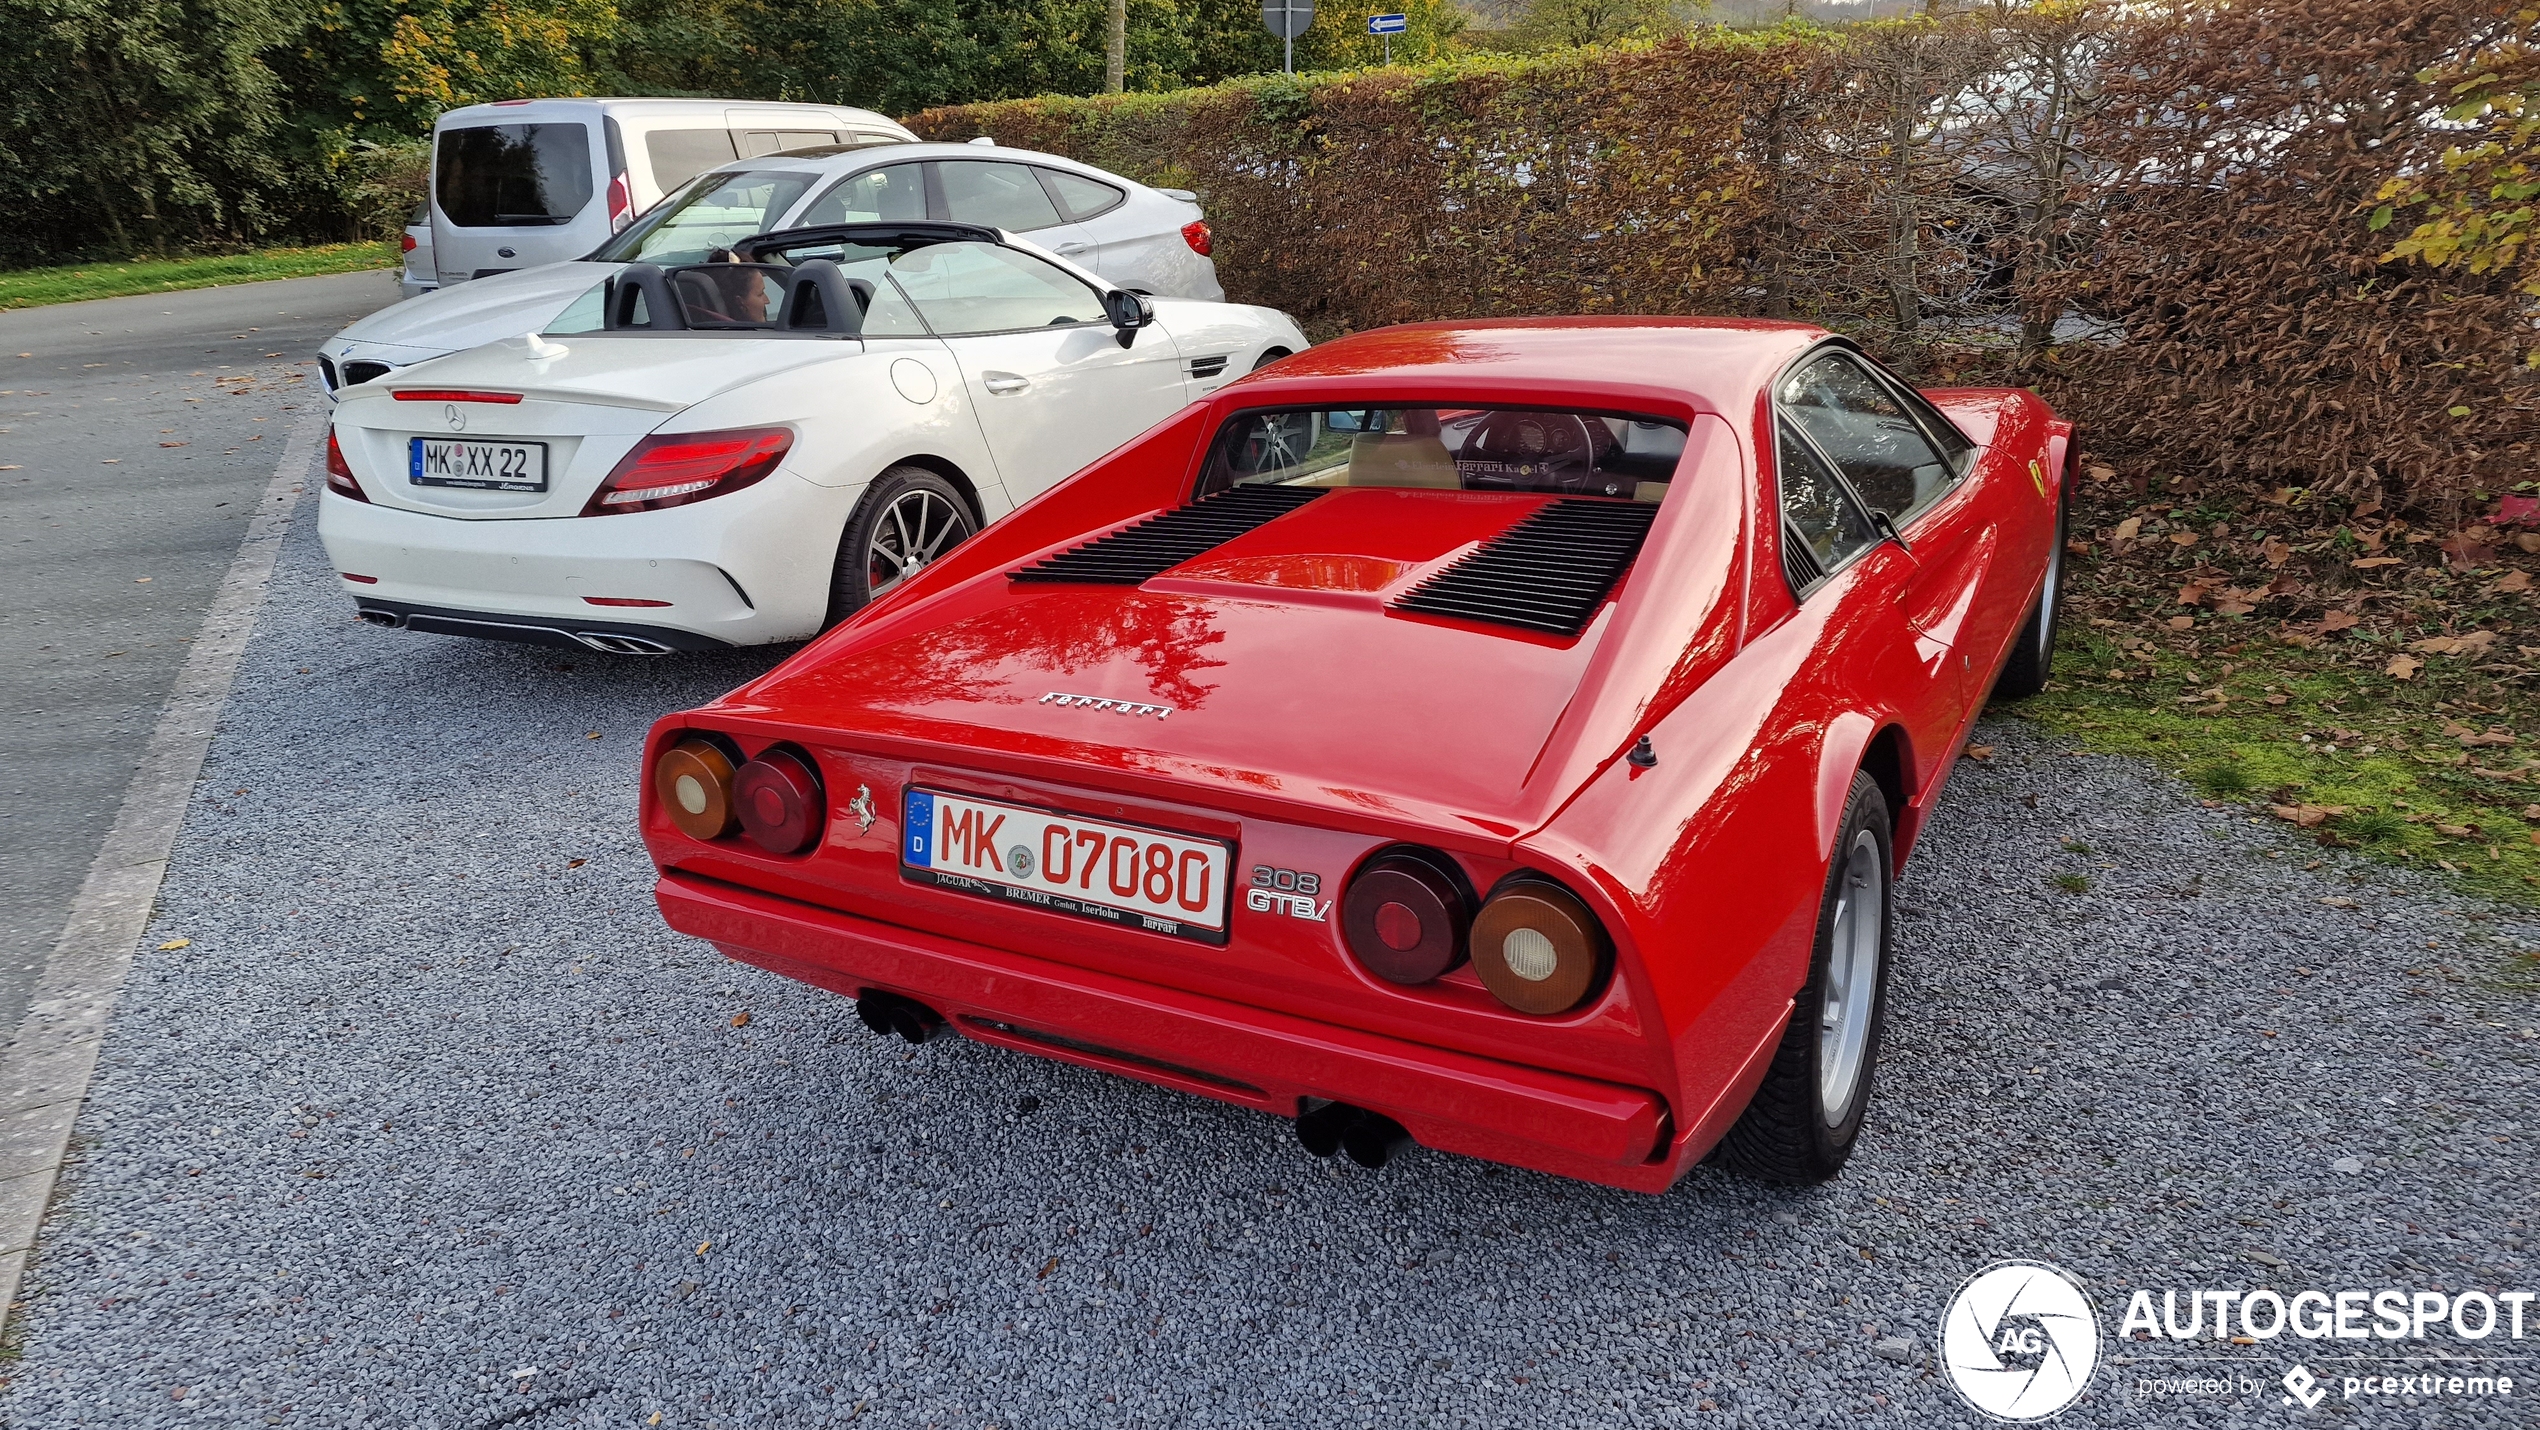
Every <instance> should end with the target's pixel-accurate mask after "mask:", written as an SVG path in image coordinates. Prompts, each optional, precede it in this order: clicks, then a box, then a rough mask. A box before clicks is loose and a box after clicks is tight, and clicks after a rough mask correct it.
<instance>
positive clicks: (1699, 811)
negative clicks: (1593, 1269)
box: [643, 318, 2071, 1191]
mask: <svg viewBox="0 0 2540 1430" xmlns="http://www.w3.org/2000/svg"><path fill="white" fill-rule="evenodd" d="M2070 431H2071V429H2070V427H2069V425H2068V424H2066V423H2063V422H2061V421H2058V420H2057V419H2056V418H2055V416H2054V414H2053V413H2052V412H2051V411H2049V410H2048V408H2047V407H2046V405H2045V404H2044V403H2043V402H2041V401H2039V400H2038V399H2037V398H2036V397H2035V396H2033V395H2031V394H2029V393H2027V392H2023V391H2011V390H1957V391H1941V392H1928V393H1925V392H1917V391H1915V390H1914V389H1912V388H1910V387H1908V386H1906V385H1905V384H1904V383H1902V382H1899V381H1898V380H1897V379H1896V378H1895V377H1893V376H1892V375H1890V374H1889V373H1887V372H1886V371H1885V370H1883V369H1882V368H1880V367H1879V365H1878V364H1876V363H1874V362H1872V361H1870V360H1869V359H1868V358H1867V357H1865V356H1864V355H1863V354H1862V353H1861V352H1860V350H1859V349H1857V348H1855V347H1853V346H1852V345H1850V344H1849V343H1846V342H1845V341H1843V340H1842V339H1839V338H1836V337H1833V336H1831V335H1829V334H1827V333H1825V332H1823V331H1820V330H1818V329H1815V328H1810V327H1805V326H1799V325H1794V324H1785V323H1755V322H1733V321H1711V320H1668V319H1656V318H1613V319H1554V320H1536V321H1515V322H1487V323H1484V322H1477V323H1455V324H1427V325H1418V326H1410V327H1400V328H1389V329H1384V330H1381V331H1377V332H1371V333H1365V334H1361V335H1358V336H1356V337H1351V338H1345V339H1342V340H1340V341H1338V342H1334V343H1330V344H1327V345H1324V346H1321V347H1317V348H1313V349H1311V350H1309V351H1307V352H1304V353H1301V354H1299V355H1297V356H1294V357H1290V358H1287V359H1286V360H1284V361H1282V362H1280V363H1278V364H1277V365H1276V366H1274V367H1272V368H1269V369H1267V370H1265V371H1263V372H1260V373H1257V374H1255V375H1253V376H1251V377H1249V378H1246V379H1244V380H1243V381H1240V382H1237V383H1234V384H1232V385H1231V386H1228V387H1226V388H1224V389H1222V390H1220V391H1219V392H1217V393H1216V394H1214V395H1213V396H1211V397H1210V398H1209V399H1208V400H1207V401H1205V402H1202V403H1199V404H1196V405H1194V406H1192V407H1189V408H1187V409H1185V410H1184V411H1183V412H1182V413H1181V414H1179V415H1178V416H1176V417H1174V418H1172V419H1170V420H1169V421H1167V422H1165V423H1164V424H1163V425H1161V426H1158V427H1156V428H1154V429H1152V430H1151V431H1149V432H1147V433H1146V434H1145V435H1143V436H1142V437H1140V438H1138V439H1137V440H1135V441H1133V442H1132V443H1130V444H1129V445H1128V446H1126V447H1123V448H1121V449H1120V450H1119V451H1117V452H1115V453H1113V454H1112V455H1111V456H1109V457H1108V458H1105V459H1104V460H1103V461H1101V462H1099V463H1097V464H1096V465H1094V466H1092V467H1089V468H1087V469H1086V470H1084V471H1083V472H1080V473H1078V474H1077V475H1076V476H1074V477H1072V478H1070V479H1068V480H1067V481H1066V482H1064V483H1062V484H1061V485H1059V486H1058V487H1056V488H1054V489H1052V490H1051V491H1049V492H1048V493H1047V494H1045V495H1043V496H1042V497H1041V498H1040V499H1038V500H1036V501H1034V502H1032V503H1030V504H1028V505H1026V506H1024V507H1023V508H1022V509H1020V510H1019V511H1017V512H1015V513H1014V514H1013V515H1012V516H1011V517H1009V518H1008V519H1006V520H1005V521H1003V522H1001V523H999V524H998V525H996V526H995V527H992V528H990V529H989V530H988V531H986V532H984V533H982V534H981V535H979V536H978V537H975V538H973V539H972V540H971V541H970V542H969V543H968V544H967V545H965V546H963V547H961V548H959V549H957V550H955V551H953V552H951V553H949V554H948V555H947V556H945V557H944V558H943V559H941V560H940V561H938V562H937V563H936V564H935V565H934V566H933V567H931V568H930V569H928V570H927V571H925V572H924V573H922V574H921V575H919V576H917V577H914V578H911V579H909V580H908V581H906V582H905V583H903V585H902V587H901V589H900V590H899V591H897V592H895V593H894V594H893V595H891V596H890V597H887V598H885V599H884V600H882V601H879V602H877V603H876V604H874V605H873V606H872V607H871V608H869V609H867V610H866V611H865V612H863V613H862V614H861V615H859V616H858V617H857V618H856V619H855V620H853V621H851V622H849V623H848V624H847V625H845V626H843V627H841V628H839V629H838V630H836V631H833V632H831V633H830V634H829V635H827V636H825V637H823V638H822V639H821V640H819V641H818V642H816V643H815V644H813V645H811V646H810V647H808V648H806V649H805V650H803V651H802V652H801V653H800V654H798V655H796V656H794V657H793V658H792V659H790V660H788V661H786V662H785V663H784V664H783V665H781V666H779V667H778V668H776V669H775V670H774V671H771V672H770V673H769V674H767V675H766V676H764V677H763V678H761V679H758V680H756V681H753V682H751V683H750V684H749V685H747V686H744V687H743V688H741V689H740V690H737V691H735V692H733V693H732V694H730V695H728V696H726V697H724V698H723V699H721V700H718V701H715V702H714V703H713V704H710V705H707V706H705V707H704V708H702V709H698V710H692V711H688V712H685V713H682V714H677V715H672V716H670V717H668V718H666V719H664V720H662V721H661V722H660V723H659V724H658V725H656V726H655V727H654V729H653V732H652V736H651V740H650V743H649V744H648V746H647V749H646V766H645V768H646V770H647V773H648V778H647V779H646V781H645V790H644V799H643V828H644V835H645V838H646V840H647V841H648V842H649V844H650V846H651V849H652V854H653V857H654V859H655V861H656V862H658V863H659V865H660V867H661V879H660V884H659V889H658V893H659V898H660V902H661V908H662V913H663V915H664V916H665V917H666V918H667V919H668V920H669V921H670V924H671V926H672V927H673V928H676V929H679V930H680V931H682V932H685V933H689V934H694V935H696V936H698V937H700V938H704V939H707V940H710V941H712V942H713V943H714V944H715V946H716V947H718V948H720V949H722V950H723V951H724V952H725V953H727V954H729V955H731V956H732V957H734V958H738V959H743V960H746V961H748V962H750V963H754V964H758V965H760V966H762V967H765V968H770V969H773V970H775V971H777V972H780V973H784V974H788V975H790V976H792V977H795V978H799V979H802V980H804V981H806V982H809V983H813V984H817V985H819V986H821V987H823V988H828V989H832V990H834V991H836V992H839V993H843V994H846V995H848V996H850V997H852V998H854V999H856V1000H857V1010H858V1012H859V1013H860V1014H861V1015H862V1017H863V1019H864V1021H865V1022H867V1023H868V1024H870V1025H872V1026H873V1027H874V1028H875V1029H876V1030H877V1031H885V1032H897V1033H899V1034H901V1035H903V1036H906V1037H909V1038H912V1039H916V1040H923V1039H925V1038H927V1037H930V1036H932V1035H934V1034H935V1033H937V1032H940V1031H942V1030H944V1029H946V1028H950V1029H956V1030H958V1031H960V1032H961V1033H963V1034H964V1035H966V1036H968V1037H971V1038H975V1039H977V1040H979V1041H981V1042H986V1043H994V1044H997V1045H999V1046H1002V1047H1009V1048H1016V1049H1020V1050H1022V1051H1025V1052H1031V1053H1037V1054H1040V1055H1041V1056H1044V1057H1051V1058H1057V1059H1060V1060H1062V1061H1066V1062H1072V1063H1078V1064H1082V1065H1084V1066H1087V1067H1093V1068H1102V1069H1107V1070H1109V1071H1112V1072H1116V1073H1121V1074H1124V1075H1126V1076H1129V1077H1134V1078H1142V1079H1145V1080H1146V1081H1148V1082H1153V1083H1158V1084H1161V1085H1163V1086H1165V1087H1170V1088H1179V1089H1181V1090H1183V1091H1186V1092H1192V1093H1198V1094H1200V1095H1202V1096H1205V1097H1214V1098H1219V1099H1223V1100H1224V1101H1227V1102H1234V1103H1240V1104H1242V1105H1244V1106H1247V1107H1255V1108H1259V1109H1261V1110H1263V1111H1266V1112H1273V1113H1277V1114H1279V1115H1281V1116H1285V1117H1293V1118H1295V1119H1296V1121H1297V1131H1298V1134H1299V1136H1300V1138H1301V1139H1302V1140H1303V1142H1304V1143H1305V1145H1306V1146H1307V1147H1308V1148H1309V1149H1311V1150H1313V1151H1314V1152H1316V1153H1318V1154H1323V1155H1328V1154H1330V1153H1332V1152H1334V1151H1336V1150H1343V1149H1345V1150H1347V1151H1348V1152H1349V1153H1350V1155H1351V1156H1352V1157H1354V1158H1356V1159H1357V1160H1358V1161H1360V1162H1362V1163H1364V1164H1366V1165H1370V1166H1374V1165H1378V1164H1380V1163H1382V1162H1383V1161H1384V1160H1385V1158H1386V1157H1387V1156H1388V1155H1390V1154H1391V1153H1392V1152H1393V1151H1394V1150H1395V1149H1397V1148H1398V1147H1400V1146H1401V1145H1403V1143H1404V1142H1405V1141H1406V1140H1408V1141H1416V1142H1418V1143H1420V1144H1421V1145H1423V1146H1428V1147H1434V1148H1442V1149H1445V1150H1448V1151H1453V1152H1460V1153H1464V1154H1467V1155H1471V1156H1476V1157H1486V1158H1491V1159H1494V1160H1497V1161H1501V1162H1508V1163H1513V1164H1516V1165H1518V1166H1523V1167H1532V1168H1536V1169H1539V1170H1542V1171H1546V1172H1553V1173H1558V1174H1560V1175H1563V1176H1569V1177H1579V1178H1584V1179H1586V1180H1589V1181H1594V1182H1603V1183H1608V1184H1611V1185H1614V1186H1618V1187H1630V1188H1638V1189H1641V1190H1645V1191H1658V1190H1661V1189H1664V1188H1665V1187H1667V1186H1668V1185H1670V1184H1671V1183H1673V1182H1674V1181H1675V1180H1676V1178H1678V1177H1679V1176H1681V1175H1683V1174H1684V1172H1685V1171H1686V1170H1687V1169H1688V1168H1690V1167H1692V1166H1693V1165H1694V1164H1695V1163H1696V1162H1698V1161H1700V1160H1702V1159H1703V1158H1704V1157H1705V1156H1706V1155H1708V1154H1710V1153H1711V1152H1712V1151H1713V1150H1714V1148H1715V1147H1716V1148H1717V1149H1718V1150H1719V1151H1720V1153H1721V1154H1722V1155H1723V1156H1724V1157H1725V1158H1726V1159H1727V1160H1728V1161H1730V1162H1731V1163H1732V1164H1734V1165H1737V1166H1739V1167H1742V1168H1744V1169H1746V1170H1748V1171H1750V1172H1753V1173H1755V1174H1758V1175H1761V1176H1764V1177H1768V1178H1772V1179H1776V1180H1782V1181H1813V1180H1818V1179H1822V1178H1825V1177H1828V1176H1831V1175H1833V1174H1834V1173H1835V1171H1836V1170H1837V1169H1839V1168H1840V1167H1841V1166H1842V1165H1843V1162H1844V1159H1845V1158H1846V1157H1847V1156H1848V1155H1849V1154H1850V1152H1851V1149H1852V1147H1853V1144H1854V1141H1855V1139H1856V1138H1857V1137H1858V1136H1859V1134H1860V1130H1861V1124H1862V1116H1863V1113H1864V1110H1865V1109H1866V1107H1867V1105H1868V1103H1869V1100H1870V1089H1871V1083H1872V1074H1873V1072H1874V1070H1875V1068H1876V1065H1877V1061H1878V1049H1879V1024H1880V1020H1881V1016H1882V1009H1883V1001H1884V997H1885V988H1886V983H1887V968H1888V962H1889V919H1888V903H1889V899H1888V891H1889V886H1890V881H1891V879H1892V878H1893V877H1894V873H1895V870H1896V868H1897V866H1899V865H1900V864H1901V863H1902V862H1903V861H1904V859H1905V856H1906V853H1907V851H1908V850H1910V849H1911V848H1912V847H1913V843H1914V836H1915V833H1916V831H1917V830H1919V829H1920V828H1921V827H1922V825H1923V822H1924V821H1925V819H1926V818H1928V817H1929V815H1930V812H1931V808H1932V802H1933V800H1935V799H1936V798H1938V796H1939V792H1940V789H1941V785H1942V782H1943V780H1944V779H1945V778H1946V777H1947V775H1948V773H1949V770H1950V762H1951V760H1952V759H1953V758H1954V757H1955V756H1956V754H1957V752H1958V749H1959V745H1960V743H1961V741H1962V740H1963V739H1964V737H1965V735H1966V732H1967V728H1968V726H1969V724H1970V722H1972V721H1973V720H1974V719H1975V717H1976V714H1977V712H1978V711H1979V710H1981V709H1982V708H1983V706H1984V704H1985V701H1986V698H1987V696H1988V694H1991V695H1999V696H2004V697H2017V696H2020V695H2024V694H2027V693H2029V692H2032V691H2034V690H2036V689H2037V688H2038V687H2039V686H2040V685H2041V684H2042V683H2043V682H2044V680H2045V678H2046V673H2047V666H2048V662H2049V660H2050V658H2051V656H2052V653H2053V648H2054V639H2055V609H2056V597H2057V588H2058V573H2059V569H2060V565H2061V558H2062V553H2063V545H2064V538H2063V534H2062V527H2063V521H2064V489H2063V466H2064V454H2065V447H2066V444H2067V442H2068V440H2069V437H2070Z"/></svg>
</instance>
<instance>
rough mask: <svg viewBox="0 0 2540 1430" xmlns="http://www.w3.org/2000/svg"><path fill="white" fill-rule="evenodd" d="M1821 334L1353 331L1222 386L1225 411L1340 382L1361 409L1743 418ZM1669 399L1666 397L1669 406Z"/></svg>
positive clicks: (1648, 322)
mask: <svg viewBox="0 0 2540 1430" xmlns="http://www.w3.org/2000/svg"><path fill="white" fill-rule="evenodd" d="M1826 336H1827V332H1826V330H1825V329H1823V328H1820V327H1817V326H1814V325H1813V324H1809V323H1781V322H1769V321H1766V320H1763V319H1751V318H1659V317H1627V316H1617V317H1595V318H1501V319H1490V320H1482V321H1470V320H1467V321H1458V322H1439V323H1406V324H1404V325H1402V326H1400V327H1392V328H1378V329H1376V330H1374V331H1372V332H1366V333H1356V334H1352V335H1350V336H1348V337H1344V338H1338V339H1335V340H1333V341H1331V342H1328V343H1322V344H1319V345H1317V346H1315V347H1311V348H1308V349H1306V350H1305V351H1304V352H1301V353H1298V354H1296V355H1295V356H1293V357H1289V358H1283V359H1281V360H1280V362H1279V364H1278V366H1277V367H1276V368H1275V369H1273V370H1271V371H1267V372H1264V373H1262V374H1261V375H1260V376H1258V377H1252V378H1247V379H1245V380H1244V381H1242V382H1241V383H1238V384H1234V385H1233V386H1232V387H1230V388H1229V389H1227V396H1228V397H1230V398H1232V399H1233V405H1238V406H1251V405H1254V404H1256V403H1262V402H1275V401H1286V400H1289V399H1290V398H1292V397H1293V398H1295V399H1298V400H1311V399H1312V398H1313V397H1314V395H1315V394H1316V391H1317V390H1318V389H1322V388H1325V387H1327V386H1331V385H1335V384H1346V385H1347V386H1348V387H1349V389H1350V391H1351V393H1352V395H1353V396H1355V397H1356V398H1358V399H1360V400H1364V399H1366V398H1368V397H1371V396H1391V395H1394V394H1392V393H1390V392H1389V391H1388V389H1391V388H1395V387H1399V388H1400V390H1401V391H1400V394H1399V395H1400V396H1402V397H1405V398H1409V397H1413V396H1416V395H1418V394H1419V393H1420V392H1421V391H1422V390H1424V389H1430V388H1435V387H1438V386H1440V385H1444V384H1452V385H1453V387H1454V388H1455V389H1456V391H1457V393H1458V394H1460V395H1461V396H1462V397H1463V398H1464V399H1465V400H1468V401H1475V400H1483V399H1486V398H1490V397H1496V396H1503V395H1504V396H1520V395H1536V396H1550V395H1552V394H1554V393H1569V394H1574V395H1576V396H1580V397H1587V396H1591V395H1592V394H1602V395H1603V396H1604V397H1605V398H1606V401H1605V402H1604V403H1601V404H1598V405H1608V406H1610V405H1615V404H1618V403H1619V404H1620V405H1623V406H1629V407H1636V408H1640V409H1642V410H1651V409H1661V408H1666V407H1671V406H1675V405H1679V404H1682V403H1683V402H1684V400H1685V398H1686V397H1687V396H1691V397H1692V398H1693V399H1694V403H1693V405H1694V407H1695V408H1696V409H1697V410H1703V411H1711V412H1718V413H1721V414H1723V415H1729V414H1735V413H1740V412H1747V411H1751V410H1752V408H1753V403H1754V398H1755V393H1756V391H1757V390H1758V389H1760V388H1761V387H1762V386H1763V385H1764V383H1765V382H1766V381H1768V380H1769V379H1770V378H1771V376H1772V374H1773V373H1774V372H1776V371H1778V370H1779V369H1780V368H1781V366H1782V365H1783V364H1784V363H1786V362H1788V361H1789V360H1790V359H1791V358H1792V357H1793V356H1795V355H1796V354H1798V353H1799V352H1800V351H1801V350H1802V349H1804V348H1806V347H1807V346H1808V345H1809V344H1811V343H1814V342H1816V341H1818V340H1819V339H1821V338H1824V337H1826ZM1667 399H1673V401H1672V402H1670V401H1668V400H1667Z"/></svg>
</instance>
